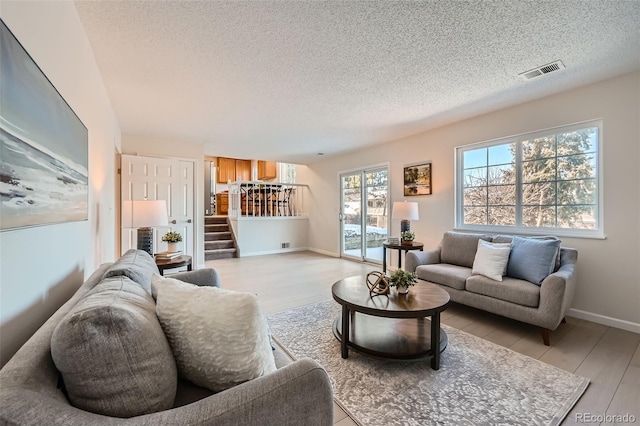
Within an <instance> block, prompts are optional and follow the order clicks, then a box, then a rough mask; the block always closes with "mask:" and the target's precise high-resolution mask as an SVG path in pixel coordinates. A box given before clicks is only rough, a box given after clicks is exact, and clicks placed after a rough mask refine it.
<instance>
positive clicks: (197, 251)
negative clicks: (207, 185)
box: [116, 152, 204, 269]
mask: <svg viewBox="0 0 640 426" xmlns="http://www.w3.org/2000/svg"><path fill="white" fill-rule="evenodd" d="M123 155H127V156H131V157H142V158H157V159H161V160H175V161H184V162H189V163H192V164H193V167H192V174H193V176H192V178H193V182H192V188H191V192H192V194H191V202H192V206H191V208H192V212H193V219H192V226H193V237H192V239H191V245H192V247H191V250H192V253H193V254H192V262H193V263H192V264H193V267H194V268H196V269H197V268H201V267H204V265H199V261H198V259H200V257H201V256H202V258H204V255H203V254H202V253H203V252H204V242H203V241H204V237H203V236H201V233H202V231H201V228H202V225H201V224H200V221H201V219H200V218H201V217H202V218H203V217H204V215H202V214H198V210H197V208H198V202H197V201H198V196H197V194H198V191H199V190H200V188H201V187H200V183H199V180H198V176H199V173H198V171H199V170H200V168H199V166H198V164H199V163H198V161H197V160H196V159H194V158H188V157H176V156H164V155H153V154H143V155H140V154H137V153H136V154H127V153H125V152H119V153H117V156H118V162H117V164H116V168H117V175H118V200H119V202H120V203H121V201H120V200H122V193H121V188H122V176H123V174H122V156H123ZM201 167H202V171H204V162H203V163H202V165H201ZM121 208H122V206H121V205H120V209H121ZM120 209H119V210H120ZM118 217H119V218H121V217H122V212H121V211H118ZM202 220H203V219H202ZM121 233H122V224H121V223H119V226H118V234H121ZM201 245H202V250H201V247H200V246H201ZM116 249H117V251H118V252H121V249H122V242H121V241H120V242H119V245H118V246H117V247H116ZM122 254H123V253H120V256H121V255H122Z"/></svg>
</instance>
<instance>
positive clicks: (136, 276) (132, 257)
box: [103, 249, 160, 294]
mask: <svg viewBox="0 0 640 426" xmlns="http://www.w3.org/2000/svg"><path fill="white" fill-rule="evenodd" d="M153 274H160V271H159V270H158V265H156V261H155V260H154V259H153V257H151V255H150V254H149V253H147V252H146V251H143V250H136V249H131V250H128V251H127V252H126V253H125V254H124V255H122V257H121V258H120V259H118V260H116V261H115V262H114V264H113V265H111V267H110V268H109V269H107V272H105V273H104V277H103V278H111V277H119V276H125V277H129V278H131V280H133V281H135V282H137V283H138V284H140V285H141V286H142V288H144V289H145V290H147V293H149V294H151V277H152V276H153Z"/></svg>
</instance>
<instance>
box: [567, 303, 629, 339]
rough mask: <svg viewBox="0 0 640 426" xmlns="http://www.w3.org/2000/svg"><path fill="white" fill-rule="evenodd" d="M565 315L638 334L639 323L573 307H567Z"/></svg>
mask: <svg viewBox="0 0 640 426" xmlns="http://www.w3.org/2000/svg"><path fill="white" fill-rule="evenodd" d="M567 315H569V316H570V317H574V318H578V319H583V320H587V321H591V322H595V323H597V324H603V325H608V326H609V327H615V328H620V329H622V330H627V331H631V332H633V333H638V334H640V324H637V323H635V322H631V321H625V320H621V319H618V318H612V317H608V316H605V315H600V314H594V313H593V312H587V311H581V310H580V309H573V308H571V309H569V312H567Z"/></svg>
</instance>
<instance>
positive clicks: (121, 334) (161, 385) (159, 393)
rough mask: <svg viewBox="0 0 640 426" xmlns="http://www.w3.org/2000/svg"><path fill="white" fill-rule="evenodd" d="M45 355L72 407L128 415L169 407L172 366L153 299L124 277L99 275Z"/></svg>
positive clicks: (173, 382) (174, 375)
mask: <svg viewBox="0 0 640 426" xmlns="http://www.w3.org/2000/svg"><path fill="white" fill-rule="evenodd" d="M51 356H52V358H53V362H54V363H55V365H56V367H57V369H58V371H60V373H61V374H62V379H63V381H64V385H65V388H66V390H67V394H68V397H69V401H70V402H71V405H73V406H74V407H77V408H80V409H82V410H85V411H90V412H93V413H98V414H103V415H105V416H112V417H133V416H139V415H143V414H148V413H154V412H157V411H162V410H166V409H169V408H171V407H172V406H173V402H174V399H175V396H176V388H177V383H178V371H177V368H176V364H175V360H174V358H173V354H172V353H171V348H170V346H169V342H168V341H167V339H166V337H165V335H164V333H163V331H162V327H161V326H160V322H159V321H158V318H157V317H156V306H155V302H154V300H153V298H152V297H151V295H150V294H148V293H147V292H146V291H145V290H144V289H143V288H141V287H140V285H138V284H136V283H134V282H133V281H131V280H130V279H129V278H127V277H124V276H120V277H113V278H108V279H105V280H103V281H102V282H101V283H99V284H98V285H97V286H96V287H94V288H93V289H92V290H91V291H90V292H89V293H88V294H87V295H86V296H85V297H84V298H83V299H82V300H80V301H79V302H78V303H77V304H76V305H75V306H74V307H73V309H72V310H71V311H70V312H69V313H68V314H67V315H66V316H65V317H64V318H63V319H62V321H61V322H60V323H59V324H58V326H57V327H56V328H55V330H54V332H53V335H52V337H51Z"/></svg>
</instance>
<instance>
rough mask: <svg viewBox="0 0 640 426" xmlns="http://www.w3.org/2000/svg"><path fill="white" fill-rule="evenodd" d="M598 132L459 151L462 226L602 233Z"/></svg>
mask: <svg viewBox="0 0 640 426" xmlns="http://www.w3.org/2000/svg"><path fill="white" fill-rule="evenodd" d="M589 124H594V123H589ZM599 130H600V123H595V125H590V126H588V127H584V128H571V129H559V130H557V131H555V132H552V133H550V134H547V135H534V136H528V135H522V136H520V137H518V138H511V139H507V140H500V141H496V142H494V143H489V144H484V146H482V147H480V148H473V147H462V148H459V149H458V151H459V155H458V170H459V173H460V174H461V176H460V177H461V178H460V182H461V184H459V185H458V187H457V191H458V200H459V201H458V210H459V211H458V218H459V223H458V225H459V226H460V227H465V226H470V227H480V228H490V227H513V228H520V229H523V230H536V229H560V230H562V229H569V230H591V231H595V230H598V226H599V221H598V214H599V212H598V201H599V199H598V197H599V194H598V142H599V141H598V136H599V134H600V131H599ZM460 209H461V210H460ZM460 219H461V220H460Z"/></svg>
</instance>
